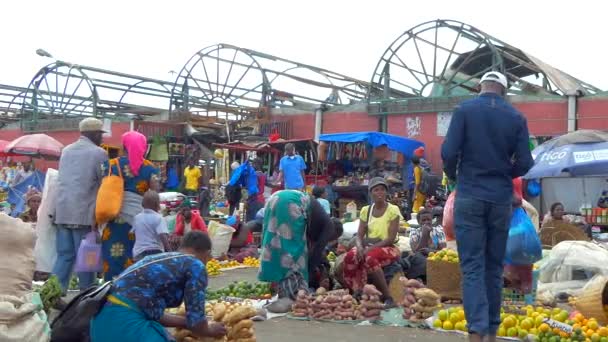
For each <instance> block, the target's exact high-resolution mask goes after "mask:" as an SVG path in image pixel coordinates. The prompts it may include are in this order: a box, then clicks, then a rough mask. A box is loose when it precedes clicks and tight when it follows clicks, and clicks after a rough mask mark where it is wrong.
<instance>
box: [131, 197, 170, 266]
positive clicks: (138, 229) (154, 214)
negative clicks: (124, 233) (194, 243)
mask: <svg viewBox="0 0 608 342" xmlns="http://www.w3.org/2000/svg"><path fill="white" fill-rule="evenodd" d="M142 206H143V207H144V211H142V212H141V213H139V214H137V215H136V216H135V218H134V219H133V229H132V230H131V231H132V232H133V233H134V234H135V245H134V246H133V256H134V259H135V260H136V261H139V260H141V259H143V258H144V257H146V256H148V255H153V254H159V253H163V252H165V251H167V250H169V230H168V229H167V222H166V221H165V218H164V217H163V216H162V215H161V214H160V213H159V211H160V197H159V195H158V193H157V192H156V191H152V190H149V191H147V192H146V193H145V194H144V198H143V200H142Z"/></svg>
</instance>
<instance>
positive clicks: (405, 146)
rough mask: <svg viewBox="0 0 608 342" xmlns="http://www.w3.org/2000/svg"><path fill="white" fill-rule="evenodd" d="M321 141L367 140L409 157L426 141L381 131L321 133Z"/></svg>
mask: <svg viewBox="0 0 608 342" xmlns="http://www.w3.org/2000/svg"><path fill="white" fill-rule="evenodd" d="M319 141H325V142H341V143H357V142H363V141H365V142H367V143H368V144H370V145H371V146H372V147H378V146H382V145H386V146H387V147H388V148H389V149H391V150H393V151H397V152H401V153H403V155H404V156H406V157H407V158H411V157H412V156H413V155H414V150H415V149H417V148H419V147H424V143H423V142H420V141H418V140H414V139H408V138H404V137H400V136H398V135H392V134H386V133H380V132H353V133H334V134H321V136H319Z"/></svg>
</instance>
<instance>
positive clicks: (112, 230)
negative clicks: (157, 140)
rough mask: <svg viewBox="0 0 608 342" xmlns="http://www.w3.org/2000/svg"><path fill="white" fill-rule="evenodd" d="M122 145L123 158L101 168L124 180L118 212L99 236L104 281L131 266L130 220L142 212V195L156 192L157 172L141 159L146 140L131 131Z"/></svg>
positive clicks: (146, 161)
mask: <svg viewBox="0 0 608 342" xmlns="http://www.w3.org/2000/svg"><path fill="white" fill-rule="evenodd" d="M122 144H123V146H124V150H125V153H126V155H125V156H122V157H119V158H115V159H111V160H109V161H108V162H106V163H105V164H104V165H102V172H103V174H104V175H108V174H110V173H111V174H113V175H117V176H120V177H122V179H123V181H124V195H123V205H122V208H121V213H120V215H119V216H118V217H117V218H116V219H114V220H112V221H110V222H109V223H108V224H107V226H106V227H105V228H104V229H103V232H102V234H101V250H102V256H103V272H104V278H105V280H112V279H113V278H114V277H116V276H117V275H119V274H120V273H121V272H122V271H123V270H125V269H126V268H127V267H129V266H131V264H133V245H134V243H135V234H133V233H132V232H131V225H132V223H133V218H134V217H135V215H137V214H139V213H140V212H141V211H142V210H143V207H142V205H141V201H142V199H143V194H144V193H145V192H146V191H148V190H149V189H152V190H155V191H156V190H157V189H158V172H159V171H158V169H157V168H156V167H154V165H153V164H152V162H150V161H148V160H146V159H144V156H145V153H146V151H147V148H148V143H147V140H146V137H145V136H144V135H143V134H141V133H139V132H135V131H130V132H127V133H125V134H123V136H122ZM110 166H111V167H110Z"/></svg>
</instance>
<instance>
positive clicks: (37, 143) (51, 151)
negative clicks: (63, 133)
mask: <svg viewBox="0 0 608 342" xmlns="http://www.w3.org/2000/svg"><path fill="white" fill-rule="evenodd" d="M62 149H63V144H62V143H60V142H59V141H57V140H55V139H54V138H51V137H49V136H48V135H46V134H29V135H24V136H22V137H19V138H17V139H15V140H13V141H11V142H10V143H9V144H8V145H6V146H5V147H4V150H3V151H4V153H12V154H14V155H22V156H30V157H40V158H47V159H49V158H51V159H53V158H59V156H60V155H61V150H62Z"/></svg>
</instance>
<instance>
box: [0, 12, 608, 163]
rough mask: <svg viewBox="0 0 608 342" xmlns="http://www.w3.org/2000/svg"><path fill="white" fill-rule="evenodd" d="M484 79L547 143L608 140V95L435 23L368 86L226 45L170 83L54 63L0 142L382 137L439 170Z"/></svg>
mask: <svg viewBox="0 0 608 342" xmlns="http://www.w3.org/2000/svg"><path fill="white" fill-rule="evenodd" d="M489 70H499V71H501V72H503V73H505V74H507V76H508V78H509V80H510V82H511V85H512V86H511V89H510V91H509V98H510V100H511V101H512V102H513V103H514V105H515V106H516V107H517V108H518V109H519V110H521V111H522V112H523V113H524V114H525V115H526V117H527V118H528V125H529V128H530V134H531V135H532V136H533V137H534V138H537V140H538V141H540V142H542V141H544V140H546V139H548V138H550V137H554V136H557V135H561V134H564V133H567V132H570V131H574V130H576V129H583V128H593V129H600V130H601V129H608V117H606V115H605V111H606V109H608V96H606V93H605V92H602V91H601V90H599V89H598V88H596V87H594V86H592V85H590V84H587V83H585V82H583V81H581V80H578V79H576V78H575V77H573V76H571V75H569V74H567V73H565V72H563V71H561V70H559V69H557V68H555V67H552V66H550V65H549V64H547V63H545V62H543V61H541V60H539V59H537V58H535V57H534V56H532V55H530V54H528V53H526V52H524V51H522V50H520V49H518V48H516V47H514V46H512V45H509V44H507V43H505V42H502V41H500V40H499V39H497V38H495V37H492V36H491V35H489V34H487V33H485V32H483V31H481V30H479V29H477V28H475V27H472V26H470V25H467V24H465V23H461V22H456V21H451V20H435V21H430V22H427V23H423V24H420V25H417V26H415V27H413V28H412V29H409V30H407V31H405V32H404V33H403V34H402V35H401V36H399V37H398V38H397V39H396V40H395V41H394V42H393V43H392V44H391V45H390V46H389V47H388V48H387V50H386V51H385V52H384V53H383V54H382V56H381V58H380V59H379V60H378V63H377V65H376V67H375V68H374V70H373V72H372V77H371V78H370V81H369V82H368V81H362V80H357V79H355V78H352V77H349V76H346V75H342V74H339V73H335V72H332V71H329V70H325V69H322V68H317V67H314V66H310V65H306V64H303V63H298V62H294V61H291V60H287V59H283V58H280V57H276V56H271V55H268V54H266V53H262V52H258V51H254V50H250V49H245V48H240V47H237V46H232V45H227V44H218V45H215V46H210V47H207V48H205V49H202V50H200V51H198V52H197V53H195V54H194V55H193V56H192V57H191V58H190V59H189V60H188V61H187V63H186V64H185V65H184V66H183V67H182V69H181V70H180V71H179V73H177V76H176V79H175V81H173V82H169V81H163V80H157V79H152V78H148V77H143V76H136V75H130V74H126V73H122V72H114V71H108V70H103V69H99V68H95V67H88V66H82V65H75V64H70V63H67V62H62V61H56V62H54V63H52V64H50V65H48V66H46V67H44V68H42V69H41V70H40V71H39V72H38V73H36V75H35V76H34V78H33V79H32V82H31V83H30V85H29V86H28V87H27V88H20V87H13V86H7V85H0V89H1V90H2V91H0V113H2V115H1V116H0V120H1V121H2V123H3V125H4V127H3V128H2V130H1V131H0V132H1V133H0V136H1V137H2V139H4V140H11V139H13V138H15V137H17V136H20V135H22V134H24V133H30V132H46V133H48V134H49V135H51V136H53V137H55V138H57V139H58V140H59V141H60V142H62V143H68V142H70V141H72V140H73V139H74V138H75V137H76V136H77V133H76V130H75V127H76V122H77V121H78V119H77V118H78V117H80V116H82V115H97V116H100V117H103V118H106V119H109V121H111V124H109V125H111V128H112V134H111V136H108V137H107V139H106V142H107V144H108V145H109V146H111V147H120V146H117V145H119V144H118V141H119V137H120V135H121V134H122V133H123V132H124V131H126V130H129V129H131V128H135V129H138V130H140V131H143V132H146V135H148V136H149V137H150V138H152V137H154V136H163V137H168V136H171V139H172V141H173V140H174V141H175V142H178V143H179V142H182V141H183V140H184V137H186V136H191V135H193V134H195V133H196V135H197V136H198V137H205V139H202V140H201V139H198V141H202V142H203V144H205V143H207V145H208V146H211V145H212V144H213V143H224V142H231V141H235V140H239V139H243V138H245V137H247V136H250V135H252V134H258V135H260V136H269V135H270V134H271V133H273V132H274V133H275V134H278V135H279V136H280V137H281V138H282V139H299V140H302V139H311V140H316V139H318V137H319V135H320V134H327V133H340V132H358V131H380V132H386V133H389V134H394V135H399V136H403V137H408V138H413V139H418V140H421V141H423V142H424V143H425V145H426V147H427V148H426V153H427V159H429V160H430V161H431V164H432V166H433V167H434V168H435V169H436V170H439V168H440V167H441V162H440V157H439V146H440V144H441V142H442V141H443V137H444V135H445V133H446V131H447V127H448V124H449V120H450V115H451V110H452V109H453V107H454V106H455V105H456V104H457V103H458V102H459V101H461V100H463V99H465V98H467V97H470V96H474V94H475V93H476V85H477V83H478V80H479V78H480V77H481V75H482V74H483V73H485V72H487V71H489ZM217 136H219V138H217ZM207 153H208V151H207ZM209 157H210V155H209Z"/></svg>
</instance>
